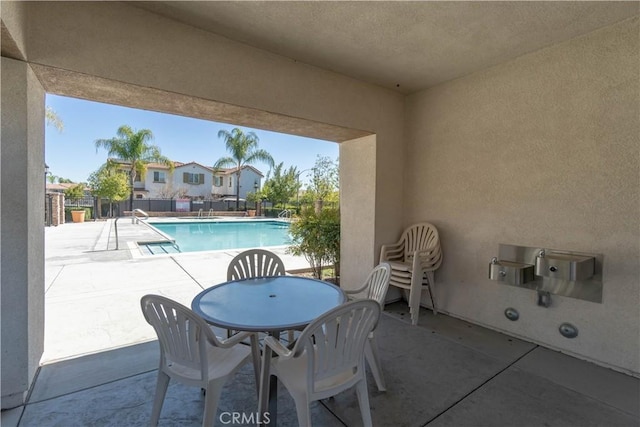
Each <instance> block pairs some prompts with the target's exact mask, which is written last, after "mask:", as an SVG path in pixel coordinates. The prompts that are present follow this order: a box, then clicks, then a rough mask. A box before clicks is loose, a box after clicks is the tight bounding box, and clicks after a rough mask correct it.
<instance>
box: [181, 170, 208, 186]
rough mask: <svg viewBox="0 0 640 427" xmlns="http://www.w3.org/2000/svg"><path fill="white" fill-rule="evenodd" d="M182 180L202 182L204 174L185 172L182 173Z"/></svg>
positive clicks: (188, 182) (185, 181)
mask: <svg viewBox="0 0 640 427" xmlns="http://www.w3.org/2000/svg"><path fill="white" fill-rule="evenodd" d="M182 182H184V183H186V184H194V185H200V184H204V174H203V173H189V172H185V173H183V174H182Z"/></svg>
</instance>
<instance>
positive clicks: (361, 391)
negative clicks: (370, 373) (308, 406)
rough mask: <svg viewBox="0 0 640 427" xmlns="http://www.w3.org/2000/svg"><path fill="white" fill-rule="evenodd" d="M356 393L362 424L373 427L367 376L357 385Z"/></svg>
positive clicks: (365, 426)
mask: <svg viewBox="0 0 640 427" xmlns="http://www.w3.org/2000/svg"><path fill="white" fill-rule="evenodd" d="M356 394H357V395H358V403H359V404H360V413H361V414H362V424H363V425H364V427H372V426H373V421H372V420H371V408H370V407H369V391H368V390H367V380H366V379H365V378H363V379H362V380H361V381H360V382H358V384H357V385H356ZM301 425H302V424H301Z"/></svg>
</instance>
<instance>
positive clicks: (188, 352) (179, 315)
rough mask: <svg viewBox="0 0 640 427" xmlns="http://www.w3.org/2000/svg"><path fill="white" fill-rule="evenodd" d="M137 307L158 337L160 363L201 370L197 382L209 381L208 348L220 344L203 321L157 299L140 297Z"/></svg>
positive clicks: (180, 305)
mask: <svg viewBox="0 0 640 427" xmlns="http://www.w3.org/2000/svg"><path fill="white" fill-rule="evenodd" d="M140 305H141V307H142V313H143V314H144V317H145V319H146V320H147V322H148V323H149V324H150V325H151V326H153V328H154V329H155V331H156V334H157V335H158V341H159V342H160V358H161V361H160V362H161V363H162V364H163V365H167V364H178V365H182V366H186V367H188V368H191V369H194V370H200V372H201V378H200V379H201V380H202V381H205V380H206V378H208V372H207V369H208V363H207V362H206V361H207V345H209V344H211V345H219V341H218V339H217V338H216V336H215V334H214V333H213V332H212V331H211V329H210V328H209V326H208V325H207V323H206V322H205V321H204V319H202V318H201V317H200V316H198V315H197V314H195V313H194V312H193V311H191V310H190V309H189V308H187V307H185V306H183V305H182V304H180V303H178V302H176V301H173V300H171V299H169V298H165V297H162V296H159V295H145V296H143V297H142V299H141V300H140ZM201 361H205V363H202V362H201Z"/></svg>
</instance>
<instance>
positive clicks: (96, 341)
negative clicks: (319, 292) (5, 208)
mask: <svg viewBox="0 0 640 427" xmlns="http://www.w3.org/2000/svg"><path fill="white" fill-rule="evenodd" d="M117 226H118V237H119V245H118V247H119V249H118V250H116V249H115V248H116V241H115V226H114V220H108V221H98V222H84V223H69V224H63V225H60V226H58V227H47V228H46V229H45V305H46V309H45V348H44V355H43V357H42V363H50V362H52V361H56V360H60V359H65V358H69V357H76V356H79V355H85V354H90V353H94V352H98V351H104V350H105V349H113V348H118V347H121V346H125V345H131V344H135V343H140V342H145V341H149V340H153V339H155V334H154V332H153V329H151V328H150V327H149V325H148V324H147V323H146V322H145V320H144V318H143V317H142V312H141V311H140V298H141V297H142V296H143V295H145V294H147V293H157V294H161V295H164V296H167V297H169V298H173V299H175V300H177V301H179V302H181V303H182V304H184V305H186V306H190V304H191V300H192V299H193V297H194V296H195V295H196V294H198V293H199V292H200V291H202V290H203V289H206V288H208V287H210V286H213V285H215V284H217V283H221V282H224V281H225V280H226V276H227V266H228V265H229V262H230V261H231V259H232V258H233V257H234V256H235V255H237V254H238V253H240V252H241V251H242V250H243V249H233V250H218V251H207V252H190V253H179V254H170V255H153V256H144V255H142V253H141V252H140V251H139V249H137V247H136V244H135V242H137V241H145V242H150V241H161V240H163V238H162V237H161V236H160V235H158V234H157V233H155V232H153V231H152V230H150V229H149V228H147V227H145V226H143V225H140V224H132V222H131V220H129V219H126V218H122V219H120V220H118V223H117ZM270 250H271V251H273V252H274V253H276V254H277V255H278V256H279V257H280V258H281V259H282V260H283V262H284V264H285V267H286V269H287V270H299V269H306V268H309V263H308V262H307V261H306V260H305V259H304V258H303V257H299V256H293V255H289V254H287V253H286V247H284V246H278V247H270Z"/></svg>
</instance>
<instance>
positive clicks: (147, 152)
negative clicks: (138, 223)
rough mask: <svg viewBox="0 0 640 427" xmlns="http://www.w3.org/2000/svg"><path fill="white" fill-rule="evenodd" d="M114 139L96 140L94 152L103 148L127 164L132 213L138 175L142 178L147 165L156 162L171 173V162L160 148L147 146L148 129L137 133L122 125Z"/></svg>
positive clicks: (149, 138) (150, 135)
mask: <svg viewBox="0 0 640 427" xmlns="http://www.w3.org/2000/svg"><path fill="white" fill-rule="evenodd" d="M116 135H117V136H116V137H114V138H109V139H97V140H96V141H95V144H96V151H98V148H100V147H103V148H105V149H106V150H107V152H108V153H109V156H113V157H115V158H116V159H119V160H123V161H125V162H126V163H128V164H129V166H128V174H129V186H130V187H131V193H130V194H129V208H130V209H131V211H133V183H134V181H135V179H136V176H137V175H138V174H139V175H141V176H144V174H145V173H146V171H147V164H148V163H150V162H157V163H161V164H164V165H167V166H169V170H171V171H173V162H172V161H171V160H169V159H168V158H167V157H165V156H163V155H162V154H161V153H160V147H158V146H157V145H152V144H149V141H151V140H152V139H153V134H152V133H151V131H150V130H149V129H141V130H139V131H137V130H134V129H131V127H130V126H128V125H122V126H120V127H119V128H118V132H117V133H116Z"/></svg>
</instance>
